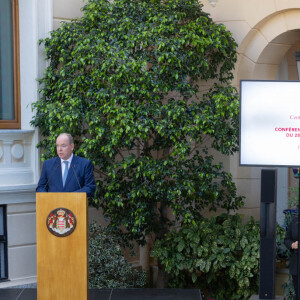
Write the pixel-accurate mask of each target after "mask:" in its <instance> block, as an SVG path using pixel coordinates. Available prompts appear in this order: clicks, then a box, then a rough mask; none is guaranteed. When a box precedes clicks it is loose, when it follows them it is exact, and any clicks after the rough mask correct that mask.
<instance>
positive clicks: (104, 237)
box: [89, 223, 147, 288]
mask: <svg viewBox="0 0 300 300" xmlns="http://www.w3.org/2000/svg"><path fill="white" fill-rule="evenodd" d="M119 244H120V238H118V237H117V236H116V235H115V234H114V233H113V232H112V231H111V230H109V229H107V228H102V227H101V226H99V225H97V224H96V223H93V224H91V225H90V227H89V286H90V288H130V287H143V286H145V285H146V282H147V276H146V273H145V272H144V271H142V272H140V271H137V270H135V269H132V266H131V265H130V264H129V263H128V262H127V261H126V260H125V259H124V256H123V253H122V250H121V247H120V246H119Z"/></svg>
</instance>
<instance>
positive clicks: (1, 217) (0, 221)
mask: <svg viewBox="0 0 300 300" xmlns="http://www.w3.org/2000/svg"><path fill="white" fill-rule="evenodd" d="M3 221H4V215H3V207H1V206H0V235H4V222H3Z"/></svg>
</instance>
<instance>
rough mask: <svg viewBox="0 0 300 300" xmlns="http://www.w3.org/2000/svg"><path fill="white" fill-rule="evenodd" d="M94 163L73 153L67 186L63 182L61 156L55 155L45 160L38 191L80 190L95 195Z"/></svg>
mask: <svg viewBox="0 0 300 300" xmlns="http://www.w3.org/2000/svg"><path fill="white" fill-rule="evenodd" d="M93 169H94V168H93V164H92V162H91V161H89V160H88V159H86V158H82V157H79V156H76V155H73V158H72V161H71V165H70V167H69V172H68V177H67V179H66V183H65V186H64V187H63V183H62V171H61V160H60V158H59V157H58V156H57V157H54V158H51V159H48V160H46V161H45V162H44V164H43V168H42V174H41V178H40V180H39V183H38V186H37V188H36V192H58V193H60V192H79V193H87V196H88V197H91V196H93V195H94V193H95V190H96V184H95V178H94V174H93Z"/></svg>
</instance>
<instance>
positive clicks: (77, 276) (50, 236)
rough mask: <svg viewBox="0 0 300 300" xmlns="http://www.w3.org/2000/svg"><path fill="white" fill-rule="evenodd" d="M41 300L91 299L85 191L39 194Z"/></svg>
mask: <svg viewBox="0 0 300 300" xmlns="http://www.w3.org/2000/svg"><path fill="white" fill-rule="evenodd" d="M36 216H37V217H36V219H37V224H36V227H37V299H38V300H48V299H49V300H50V299H51V300H56V299H65V300H69V299H70V300H71V299H80V300H87V299H88V298H89V292H88V291H89V290H88V225H87V224H88V219H87V197H86V194H85V193H37V194H36Z"/></svg>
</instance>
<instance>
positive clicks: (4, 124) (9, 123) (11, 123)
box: [0, 0, 21, 129]
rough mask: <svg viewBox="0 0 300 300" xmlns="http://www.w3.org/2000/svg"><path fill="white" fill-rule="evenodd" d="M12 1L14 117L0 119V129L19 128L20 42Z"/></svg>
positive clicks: (16, 6)
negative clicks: (11, 118)
mask: <svg viewBox="0 0 300 300" xmlns="http://www.w3.org/2000/svg"><path fill="white" fill-rule="evenodd" d="M11 1H12V18H13V50H14V53H13V55H14V70H13V71H14V100H13V101H14V108H15V111H14V113H15V114H14V119H13V120H0V129H20V128H21V103H20V42H19V0H11Z"/></svg>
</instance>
